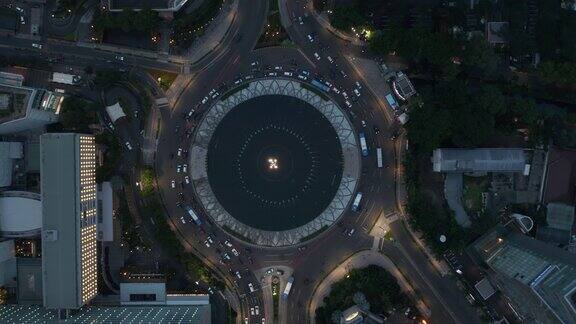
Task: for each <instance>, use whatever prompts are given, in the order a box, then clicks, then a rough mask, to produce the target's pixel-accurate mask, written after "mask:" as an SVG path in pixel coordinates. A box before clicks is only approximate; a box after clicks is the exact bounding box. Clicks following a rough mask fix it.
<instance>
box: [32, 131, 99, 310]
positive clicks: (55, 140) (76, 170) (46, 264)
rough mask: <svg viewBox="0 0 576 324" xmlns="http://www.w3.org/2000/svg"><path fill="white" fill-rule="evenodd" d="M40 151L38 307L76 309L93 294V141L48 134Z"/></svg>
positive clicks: (95, 264)
mask: <svg viewBox="0 0 576 324" xmlns="http://www.w3.org/2000/svg"><path fill="white" fill-rule="evenodd" d="M40 148H41V149H40V150H41V153H40V155H41V160H42V164H41V170H40V174H41V177H42V179H41V184H42V188H41V192H42V271H43V282H44V289H43V300H44V306H45V307H47V308H48V309H77V308H80V307H82V306H83V305H84V304H86V303H87V302H88V301H90V300H91V299H92V298H93V297H94V296H95V295H96V294H97V272H96V271H97V257H96V236H97V231H96V214H97V208H96V195H97V194H96V178H95V173H96V172H95V171H96V147H95V144H94V138H93V136H89V135H82V134H71V133H49V134H44V135H42V136H41V137H40Z"/></svg>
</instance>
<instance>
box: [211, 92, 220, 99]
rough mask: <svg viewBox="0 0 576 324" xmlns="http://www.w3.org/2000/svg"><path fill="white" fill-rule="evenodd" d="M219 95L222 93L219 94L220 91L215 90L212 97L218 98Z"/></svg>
mask: <svg viewBox="0 0 576 324" xmlns="http://www.w3.org/2000/svg"><path fill="white" fill-rule="evenodd" d="M219 95H220V94H219V93H218V92H215V93H214V94H213V95H212V99H216V97H218V96H219Z"/></svg>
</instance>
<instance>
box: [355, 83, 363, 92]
mask: <svg viewBox="0 0 576 324" xmlns="http://www.w3.org/2000/svg"><path fill="white" fill-rule="evenodd" d="M356 87H357V88H358V89H359V90H360V89H362V85H360V82H358V81H356Z"/></svg>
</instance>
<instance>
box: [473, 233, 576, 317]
mask: <svg viewBox="0 0 576 324" xmlns="http://www.w3.org/2000/svg"><path fill="white" fill-rule="evenodd" d="M472 250H473V254H475V255H476V257H477V258H479V259H480V260H481V261H483V262H484V263H485V264H487V265H488V266H489V267H490V268H491V269H492V270H493V271H495V272H496V273H497V274H500V275H503V276H504V277H505V278H508V280H513V281H515V282H516V283H519V284H520V285H521V286H523V287H524V288H528V290H529V291H530V292H531V294H532V297H535V298H536V299H538V300H540V304H539V305H533V307H540V308H541V309H539V311H540V313H548V315H549V317H550V318H554V319H555V320H556V321H560V322H561V323H574V322H576V308H575V307H576V305H575V300H576V299H575V298H576V295H575V293H576V259H575V258H574V256H573V255H571V254H570V253H568V252H565V251H564V250H562V249H559V248H556V247H554V246H552V245H548V244H546V243H543V242H540V241H538V240H535V239H533V238H530V237H527V236H525V235H522V234H520V233H517V232H513V231H511V230H510V229H508V228H505V227H503V226H498V227H496V228H494V229H493V230H491V231H489V232H488V233H486V234H485V235H483V236H482V237H481V238H480V239H478V240H477V241H476V242H474V244H473V245H472ZM512 296H513V295H512V294H510V295H509V297H511V298H512ZM515 302H516V303H518V304H522V303H524V302H525V300H524V299H522V300H515Z"/></svg>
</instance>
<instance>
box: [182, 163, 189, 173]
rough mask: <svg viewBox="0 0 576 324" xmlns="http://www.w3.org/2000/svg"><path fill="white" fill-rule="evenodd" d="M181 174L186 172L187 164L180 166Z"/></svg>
mask: <svg viewBox="0 0 576 324" xmlns="http://www.w3.org/2000/svg"><path fill="white" fill-rule="evenodd" d="M182 172H188V164H184V165H182Z"/></svg>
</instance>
